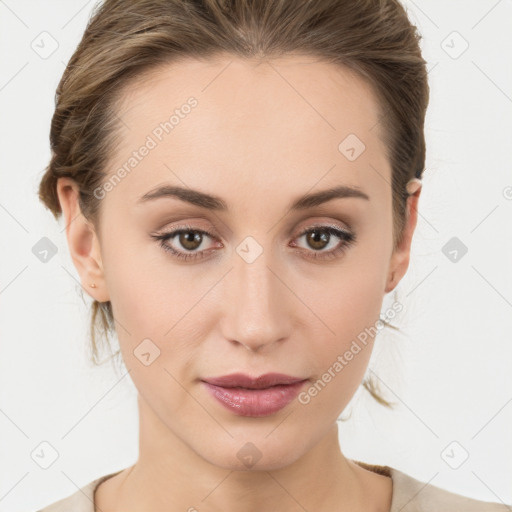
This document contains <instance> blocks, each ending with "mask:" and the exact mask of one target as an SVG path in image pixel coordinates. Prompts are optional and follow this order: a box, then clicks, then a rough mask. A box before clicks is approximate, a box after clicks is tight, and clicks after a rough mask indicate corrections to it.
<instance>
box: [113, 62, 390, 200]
mask: <svg viewBox="0 0 512 512" xmlns="http://www.w3.org/2000/svg"><path fill="white" fill-rule="evenodd" d="M117 115H118V116H119V117H120V119H121V120H122V123H121V124H120V136H121V137H120V143H119V145H118V146H117V147H116V148H115V151H114V152H113V154H112V160H111V162H110V165H109V169H108V170H107V174H108V175H112V174H114V173H116V171H117V170H118V169H119V168H120V167H121V166H125V168H127V169H128V168H130V169H129V176H127V177H126V179H123V182H122V183H120V185H119V186H117V187H116V191H115V194H120V193H121V191H122V194H123V196H124V198H125V199H128V201H129V202H131V203H135V202H136V201H137V199H138V198H139V197H140V196H141V195H143V194H144V193H145V192H147V190H148V189H149V188H151V187H152V186H154V185H155V184H159V183H163V182H173V183H179V181H183V183H180V184H181V185H183V184H185V185H188V186H190V187H193V188H199V189H207V190H208V191H210V192H212V193H216V194H217V195H220V196H223V195H225V194H223V193H222V190H226V187H229V186H235V184H237V185H238V186H239V187H243V186H245V187H249V188H250V189H251V190H253V191H254V192H255V193H256V192H257V190H258V188H259V187H260V186H261V187H262V191H263V189H266V190H268V188H269V187H273V188H278V189H283V188H284V189H289V190H290V194H291V195H294V194H295V193H297V194H299V193H303V192H304V189H305V188H309V187H312V186H313V185H314V183H315V182H319V181H320V180H322V179H323V178H322V177H323V176H325V185H326V186H330V185H332V184H334V183H336V184H340V183H342V184H347V185H353V186H356V187H361V188H363V187H364V184H365V183H367V184H369V185H370V188H371V187H372V186H378V180H379V179H380V180H382V177H381V178H379V177H377V178H376V176H375V175H376V173H375V169H379V172H380V174H382V176H383V177H384V178H385V180H386V179H388V178H386V176H385V175H386V174H389V172H390V171H389V169H387V165H388V163H387V161H386V156H385V152H386V151H385V147H384V145H383V143H382V140H381V138H380V133H381V132H380V130H381V128H382V127H381V126H380V123H378V120H379V117H380V105H379V104H378V102H377V100H376V98H375V96H374V94H373V92H372V90H371V88H370V86H369V85H368V84H367V83H366V82H365V81H363V80H362V79H361V78H359V77H358V76H357V75H355V74H354V73H353V72H351V71H350V70H348V69H347V68H341V67H338V66H335V65H333V64H330V63H327V62H322V61H319V60H318V59H314V58H311V57H306V56H287V57H285V58H280V59H272V60H268V61H256V60H245V59H240V58H236V57H233V56H227V55H224V56H217V57H215V58H211V59H209V60H196V59H192V58H190V59H183V60H180V61H176V62H172V63H169V64H166V65H163V66H161V67H160V68H158V69H156V70H152V71H151V72H150V73H147V74H145V75H142V76H141V79H139V80H137V81H135V82H133V83H132V84H131V85H129V86H128V87H127V89H126V90H125V91H123V96H122V102H121V103H120V105H119V108H118V111H117ZM143 146H146V147H148V148H149V149H148V150H144V151H143V152H144V153H145V155H144V156H143V157H142V158H141V157H140V156H139V157H138V158H137V161H136V162H132V164H134V165H128V166H127V165H126V164H127V162H128V160H129V159H130V158H132V159H133V152H137V151H138V150H139V149H141V148H142V147H143ZM352 148H353V150H352ZM354 154H355V156H356V158H354ZM370 164H371V165H370ZM125 174H126V173H125ZM372 183H373V185H372ZM112 195H114V194H112Z"/></svg>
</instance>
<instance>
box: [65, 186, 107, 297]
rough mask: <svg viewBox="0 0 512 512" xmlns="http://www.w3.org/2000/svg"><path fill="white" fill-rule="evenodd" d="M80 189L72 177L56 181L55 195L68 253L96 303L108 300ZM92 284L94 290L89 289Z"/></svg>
mask: <svg viewBox="0 0 512 512" xmlns="http://www.w3.org/2000/svg"><path fill="white" fill-rule="evenodd" d="M79 190H80V188H79V186H78V184H77V183H76V182H75V181H74V180H72V179H71V178H59V179H58V180H57V195H58V197H59V202H60V206H61V209H62V214H63V216H64V220H65V222H66V236H67V240H68V246H69V252H70V254H71V258H72V260H73V263H74V265H75V267H76V269H77V271H78V274H79V275H80V280H81V283H82V288H83V289H84V290H85V291H86V292H87V293H88V294H89V295H90V296H91V297H92V298H93V299H96V300H97V301H98V302H106V301H108V300H110V296H109V294H108V290H107V287H106V283H105V278H104V274H103V266H102V261H101V252H100V244H99V240H98V237H97V234H96V230H95V229H94V226H93V224H92V223H91V222H90V221H88V220H87V219H86V218H85V217H84V215H83V214H82V212H81V209H80V204H79V202H78V198H79ZM91 284H95V285H96V286H95V287H91Z"/></svg>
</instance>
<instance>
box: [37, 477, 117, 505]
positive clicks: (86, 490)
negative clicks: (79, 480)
mask: <svg viewBox="0 0 512 512" xmlns="http://www.w3.org/2000/svg"><path fill="white" fill-rule="evenodd" d="M118 473H120V471H118V472H116V473H110V474H108V475H104V476H101V477H99V478H96V479H95V480H93V481H92V482H89V483H88V484H87V485H84V486H83V487H82V488H81V489H78V490H77V491H76V492H74V493H73V494H71V495H69V496H67V497H65V498H62V499H61V500H59V501H56V502H54V503H52V504H50V505H47V506H46V507H44V508H42V509H40V510H37V511H36V512H94V491H95V490H96V487H98V485H99V484H100V483H101V482H103V481H104V480H107V478H110V477H112V476H115V475H117V474H118Z"/></svg>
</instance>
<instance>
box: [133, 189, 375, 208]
mask: <svg viewBox="0 0 512 512" xmlns="http://www.w3.org/2000/svg"><path fill="white" fill-rule="evenodd" d="M347 197H356V198H360V199H365V200H367V201H369V200H370V197H369V196H368V195H367V194H365V193H364V192H363V191H362V190H360V189H359V188H357V187H351V186H348V185H340V186H337V187H332V188H328V189H326V190H321V191H319V192H314V193H310V194H306V195H304V196H302V197H299V198H298V199H296V200H295V201H294V202H293V203H292V205H291V207H290V210H305V209H308V208H313V207H315V206H319V205H321V204H323V203H326V202H327V201H331V200H332V199H343V198H347ZM160 198H176V199H180V200H181V201H185V202H187V203H190V204H192V205H195V206H199V207H200V208H205V209H207V210H214V211H227V210H228V205H227V203H226V202H225V201H224V200H223V199H221V198H220V197H218V196H214V195H210V194H206V193H205V192H201V191H199V190H193V189H191V188H184V187H180V186H171V185H165V186H160V187H157V188H155V189H153V190H150V191H149V192H147V193H146V194H144V195H143V196H142V197H140V198H139V200H138V201H137V203H145V202H147V201H150V200H154V199H160Z"/></svg>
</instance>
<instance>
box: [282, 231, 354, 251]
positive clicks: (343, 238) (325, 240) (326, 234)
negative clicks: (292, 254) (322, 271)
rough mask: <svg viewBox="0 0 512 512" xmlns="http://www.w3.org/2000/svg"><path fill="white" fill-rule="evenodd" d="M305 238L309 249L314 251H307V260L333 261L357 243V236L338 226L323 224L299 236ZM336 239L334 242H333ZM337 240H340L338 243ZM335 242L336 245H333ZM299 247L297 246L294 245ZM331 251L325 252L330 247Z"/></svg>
mask: <svg viewBox="0 0 512 512" xmlns="http://www.w3.org/2000/svg"><path fill="white" fill-rule="evenodd" d="M303 236H305V237H306V238H305V240H306V244H307V245H308V247H310V248H313V251H310V250H306V251H304V252H305V253H306V258H312V259H332V258H336V257H337V256H340V255H341V254H342V253H343V252H345V251H346V250H347V249H348V248H349V247H350V246H351V245H353V244H354V243H355V241H356V235H355V234H354V233H352V232H350V231H346V230H345V229H341V228H339V227H337V226H333V225H329V224H322V225H318V226H313V227H310V228H307V229H305V230H304V231H302V233H300V234H299V236H298V237H297V239H299V238H301V237H303ZM333 237H334V240H333ZM335 239H338V242H336V240H335ZM332 242H334V243H332ZM292 245H293V246H294V247H297V244H295V243H294V244H292ZM329 245H330V246H331V249H330V250H323V249H325V248H326V247H328V246H329Z"/></svg>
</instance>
